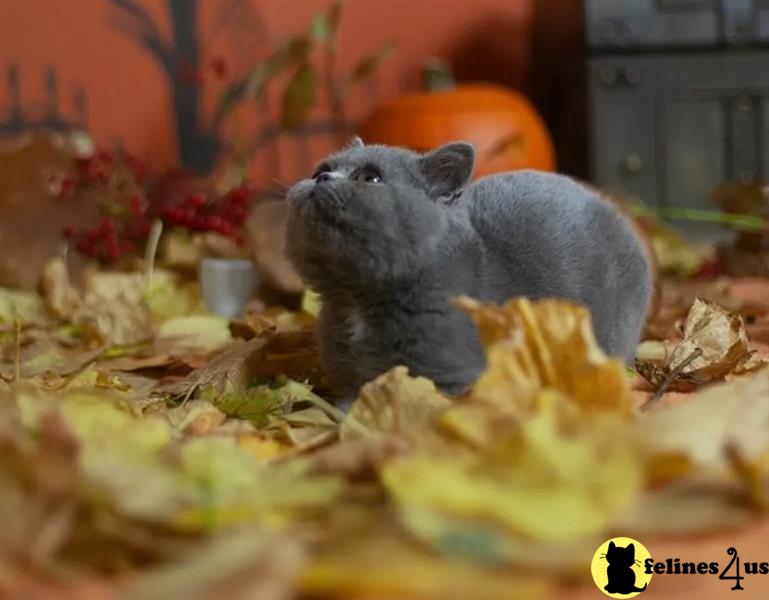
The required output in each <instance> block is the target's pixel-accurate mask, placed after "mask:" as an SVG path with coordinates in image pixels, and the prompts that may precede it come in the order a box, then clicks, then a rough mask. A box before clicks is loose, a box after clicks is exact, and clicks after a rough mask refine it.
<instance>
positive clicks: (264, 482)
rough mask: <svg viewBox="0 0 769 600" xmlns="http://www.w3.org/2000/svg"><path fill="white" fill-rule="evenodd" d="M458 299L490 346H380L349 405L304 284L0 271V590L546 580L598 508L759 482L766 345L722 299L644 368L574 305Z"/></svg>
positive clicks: (767, 441) (472, 589)
mask: <svg viewBox="0 0 769 600" xmlns="http://www.w3.org/2000/svg"><path fill="white" fill-rule="evenodd" d="M458 302H459V304H460V306H461V307H462V308H463V309H464V310H466V311H468V312H469V314H470V315H471V316H472V318H473V319H474V320H475V321H476V322H477V324H478V326H479V328H480V331H481V333H482V338H483V343H484V345H485V347H486V352H487V356H488V369H487V370H486V372H485V373H484V374H483V375H482V376H481V378H480V379H479V381H478V382H477V385H476V386H475V388H474V389H473V391H472V392H471V393H469V394H467V395H466V396H465V397H462V398H459V399H456V400H454V399H448V398H446V397H444V396H443V395H441V394H440V393H439V392H438V391H436V389H435V387H434V385H433V384H432V383H431V382H430V381H428V380H426V379H423V378H415V377H412V376H410V375H409V373H408V371H407V370H406V369H405V368H403V367H399V368H396V369H393V370H392V371H390V372H388V373H386V374H384V375H382V376H381V377H379V378H378V379H376V380H375V381H372V382H370V383H369V384H367V385H366V386H365V387H364V388H363V390H362V392H361V394H360V397H359V398H358V400H357V401H356V402H355V404H354V405H353V407H352V409H351V410H350V412H349V414H346V415H345V414H342V413H340V412H339V411H338V410H337V409H336V408H335V407H334V406H332V405H330V404H329V403H328V402H327V401H326V400H324V398H323V396H324V382H323V377H322V372H321V370H320V368H319V365H318V360H317V352H316V349H315V347H314V344H313V337H312V327H313V324H314V316H313V314H314V312H315V311H314V310H313V308H312V307H311V306H310V305H309V304H308V307H307V310H305V311H302V312H299V313H290V312H287V311H280V310H278V311H266V312H262V313H260V314H252V315H247V317H246V318H245V319H244V320H242V321H237V322H228V321H227V320H224V319H221V318H219V317H215V316H212V315H209V314H206V312H205V310H204V309H203V308H202V305H201V300H200V295H199V290H198V289H197V287H196V285H195V284H194V283H191V282H188V281H183V280H181V279H179V278H178V277H177V276H176V275H174V274H172V273H170V272H165V271H162V270H156V271H155V272H154V273H153V275H152V277H151V278H149V277H147V275H146V274H145V273H141V272H135V273H134V272H129V273H123V272H93V273H90V274H89V276H88V277H87V278H86V282H85V286H84V287H83V288H82V289H76V288H75V287H73V286H72V285H71V284H70V282H69V279H68V274H67V269H66V267H65V264H64V262H63V261H62V260H60V259H57V260H54V261H53V262H51V263H49V265H48V267H47V269H46V272H45V276H44V279H43V282H42V286H41V292H40V293H39V294H33V293H28V292H19V291H14V290H8V289H5V290H0V340H1V341H2V346H1V349H2V356H0V378H1V381H0V532H2V535H0V596H5V595H7V596H10V597H24V598H26V597H33V596H35V597H44V598H45V597H50V598H62V597H70V598H109V597H115V596H117V595H118V594H122V595H123V596H122V597H127V598H136V599H139V598H141V599H142V600H144V599H148V598H172V597H174V598H175V597H180V598H181V597H185V598H188V597H189V598H192V597H195V598H208V597H210V598H214V597H217V598H218V597H222V598H263V599H265V600H267V599H269V600H280V599H281V598H294V597H299V598H374V597H377V598H383V597H388V598H403V599H405V598H420V599H425V598H428V599H429V598H436V599H438V598H440V599H442V600H445V599H449V600H450V599H452V598H456V599H466V598H473V599H474V600H483V599H496V598H516V597H520V598H537V597H548V596H549V595H551V594H555V593H557V592H558V591H559V589H560V586H568V585H574V582H575V581H576V582H577V583H579V581H583V580H585V579H586V578H589V570H588V569H587V568H585V565H586V561H589V559H590V557H591V556H592V553H593V552H594V550H595V548H596V547H598V545H599V544H600V543H601V542H603V541H604V540H605V539H606V538H607V537H610V535H611V534H614V533H619V534H621V535H627V536H644V535H647V534H651V533H668V534H679V533H691V532H704V531H710V530H713V529H716V528H722V527H724V526H731V525H737V524H743V523H748V522H750V521H751V520H752V519H755V518H756V517H757V515H758V514H759V513H761V512H762V511H766V510H767V509H768V508H769V401H767V399H769V369H767V368H765V367H766V361H765V360H764V359H763V358H762V356H761V355H759V354H758V353H755V352H752V350H751V346H750V344H749V342H748V337H747V335H746V330H745V327H744V324H743V317H742V316H740V314H738V313H731V312H729V311H727V310H726V309H723V308H721V307H720V306H719V305H716V304H713V303H711V302H707V301H704V300H699V301H696V302H694V303H693V305H692V306H691V310H689V311H688V316H686V315H678V317H681V316H686V318H685V322H684V325H683V330H682V331H681V333H682V335H681V336H680V338H679V339H678V341H658V342H651V343H647V344H645V345H644V346H642V348H641V350H642V353H641V356H640V360H639V365H638V371H639V373H640V374H641V375H642V376H643V378H645V379H646V380H648V383H645V384H644V382H643V381H642V380H641V379H640V378H639V377H638V376H637V375H635V374H633V373H631V372H630V371H629V370H628V369H627V368H626V366H625V365H623V364H621V363H620V362H618V361H616V360H613V359H609V358H607V357H606V356H604V355H603V353H602V352H601V351H600V350H599V349H598V347H597V346H596V343H595V340H594V338H593V334H592V329H591V325H590V320H589V316H588V314H587V312H586V311H585V310H584V309H582V308H580V307H577V306H573V305H570V304H567V303H563V302H556V301H541V302H528V301H526V300H516V301H512V302H510V303H509V304H507V305H506V306H503V307H494V306H483V305H480V304H478V303H476V302H474V301H472V300H470V299H460V300H458ZM678 317H677V318H678ZM657 325H658V326H659V327H663V325H664V324H660V323H657ZM668 325H670V326H671V327H672V325H671V324H668ZM706 384H708V385H706ZM643 385H647V386H652V387H651V390H650V391H648V392H646V393H644V392H642V391H638V390H640V389H641V388H642V387H643ZM663 386H664V387H665V388H667V389H670V390H687V391H689V393H688V394H687V396H686V399H685V400H684V401H681V402H675V403H671V402H668V401H665V400H663V401H658V399H657V398H656V396H655V392H654V390H655V389H659V388H660V387H663ZM663 391H664V390H663ZM658 395H659V394H657V396H658ZM650 397H651V398H652V399H651V400H648V398H650ZM642 402H649V403H647V404H646V405H644V406H645V408H647V410H639V405H640V404H641V403H642Z"/></svg>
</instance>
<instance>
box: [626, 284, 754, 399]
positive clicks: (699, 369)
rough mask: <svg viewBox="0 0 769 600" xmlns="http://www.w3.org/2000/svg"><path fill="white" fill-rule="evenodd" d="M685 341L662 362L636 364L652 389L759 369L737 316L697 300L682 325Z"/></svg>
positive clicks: (689, 386) (691, 385)
mask: <svg viewBox="0 0 769 600" xmlns="http://www.w3.org/2000/svg"><path fill="white" fill-rule="evenodd" d="M683 333H684V338H683V340H682V341H681V342H680V343H679V344H677V345H675V346H674V347H673V348H672V350H671V351H670V352H669V353H666V355H665V356H664V358H663V360H662V361H657V360H638V361H636V369H637V370H638V372H639V373H640V374H641V376H642V377H644V379H646V380H647V381H648V382H649V383H651V385H652V386H654V388H655V389H657V388H659V387H660V386H662V385H663V383H664V384H665V385H666V387H667V389H670V390H673V391H691V390H693V389H696V388H697V387H699V386H701V385H704V384H707V383H711V382H713V381H720V380H723V379H724V378H725V377H726V376H727V375H729V374H730V373H732V372H735V373H737V374H740V373H745V372H749V371H755V370H757V369H759V368H761V366H762V363H761V361H760V360H759V359H757V358H753V359H751V353H750V350H749V347H748V337H747V334H746V333H745V326H744V323H743V321H742V317H741V316H740V315H739V313H736V312H731V311H729V310H727V309H725V308H724V307H722V306H719V305H718V304H715V303H714V302H710V301H708V300H704V299H702V298H697V299H696V300H695V301H694V304H693V305H692V307H691V308H690V309H689V313H688V315H687V317H686V322H685V324H684V332H683Z"/></svg>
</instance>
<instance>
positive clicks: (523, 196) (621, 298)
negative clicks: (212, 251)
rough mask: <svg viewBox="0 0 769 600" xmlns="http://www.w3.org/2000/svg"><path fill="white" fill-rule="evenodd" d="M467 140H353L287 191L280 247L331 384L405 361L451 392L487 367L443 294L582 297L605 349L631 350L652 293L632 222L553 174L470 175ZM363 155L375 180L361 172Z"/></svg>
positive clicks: (352, 383) (348, 387) (346, 386)
mask: <svg viewBox="0 0 769 600" xmlns="http://www.w3.org/2000/svg"><path fill="white" fill-rule="evenodd" d="M473 156H474V155H473V151H472V146H470V145H469V144H465V143H461V142H460V143H455V144H449V145H447V146H443V147H441V148H439V149H437V150H434V151H432V152H430V153H427V154H425V155H420V154H417V153H414V152H411V151H407V150H402V149H399V148H392V147H387V146H378V145H370V146H357V145H356V146H353V147H348V148H347V149H345V150H343V151H341V152H339V153H337V154H334V155H332V156H330V157H328V158H327V159H326V160H325V161H323V163H322V164H321V165H320V167H321V168H322V169H325V170H327V171H328V173H327V174H324V175H321V176H320V177H319V178H318V181H317V182H316V181H315V180H313V179H305V180H303V181H300V182H299V183H297V184H296V185H295V186H294V187H293V188H292V189H291V190H290V191H289V194H288V198H289V201H290V202H291V211H290V217H289V224H288V252H289V256H290V258H291V259H292V261H293V263H294V264H295V266H296V267H297V269H298V271H299V272H300V273H301V275H302V276H303V277H304V278H305V279H306V281H307V282H308V283H309V285H310V286H312V287H313V288H314V289H315V290H316V291H318V292H319V293H320V294H321V297H322V299H323V308H322V311H321V315H320V321H319V342H320V348H321V356H322V359H323V362H324V366H325V368H326V371H327V373H328V376H329V379H330V382H331V384H332V386H333V387H334V389H335V391H336V392H337V393H338V394H339V395H340V396H343V397H347V398H349V397H353V396H355V394H357V391H358V389H359V387H360V386H361V385H362V384H363V383H365V382H366V381H369V380H370V379H373V378H374V377H376V376H377V375H379V374H381V373H382V372H384V371H386V370H388V369H389V368H391V367H393V366H395V365H399V364H404V365H407V366H408V367H409V369H410V371H411V373H412V374H415V375H424V376H426V377H429V378H430V379H432V380H434V381H435V382H436V384H437V385H438V386H439V387H440V388H441V389H443V390H444V391H446V392H448V393H460V392H462V391H464V390H465V389H466V388H467V387H468V385H470V384H472V382H473V381H474V379H475V377H476V376H477V375H478V374H479V372H480V371H481V370H482V369H483V367H484V356H483V352H482V350H481V346H480V342H479V339H478V333H477V331H476V328H475V327H474V325H473V324H472V323H471V322H470V320H469V319H468V317H466V316H465V314H464V313H463V312H462V311H461V310H459V309H457V308H455V307H453V306H452V305H451V304H450V302H449V300H450V299H451V298H452V297H453V296H456V295H459V294H464V295H467V296H471V297H473V298H477V299H479V300H481V301H485V302H496V303H502V302H504V301H506V300H507V299H509V298H513V297H516V296H527V297H529V298H545V297H555V298H562V299H568V300H572V301H575V302H578V303H581V304H583V305H586V306H587V307H588V308H589V309H590V311H591V314H592V318H593V322H594V327H595V330H596V337H597V339H598V341H599V343H600V344H601V346H602V347H603V349H604V350H605V351H606V352H607V353H608V354H610V355H614V356H618V357H621V358H623V359H625V360H628V361H629V360H631V359H632V357H633V355H634V352H635V347H636V344H637V342H638V338H639V335H640V329H641V325H642V321H643V319H644V316H645V314H646V310H647V307H648V304H649V299H650V296H651V289H652V283H651V276H650V272H651V269H650V265H649V261H648V258H647V256H646V253H645V251H644V248H643V246H642V244H641V242H640V241H639V240H638V238H637V237H636V235H635V233H634V232H633V230H632V228H631V226H630V225H629V224H628V223H627V222H626V221H625V219H624V218H623V217H622V216H621V215H620V214H619V213H618V211H617V210H616V209H615V208H614V207H612V206H611V205H610V204H609V203H608V202H606V201H604V200H602V199H601V198H600V197H599V196H598V195H597V194H596V193H595V192H593V191H591V190H590V189H588V188H587V187H585V186H582V185H580V184H579V183H576V182H575V181H573V180H571V179H569V178H567V177H563V176H560V175H554V174H549V173H540V172H536V171H517V172H512V173H504V174H499V175H494V176H490V177H485V178H482V179H480V180H478V181H476V182H474V183H468V180H469V178H470V174H471V173H472V165H473ZM365 165H371V166H374V167H376V168H377V169H378V171H379V172H380V173H381V179H382V181H381V182H367V181H365V180H364V178H363V176H362V175H360V173H361V168H362V167H364V166H365Z"/></svg>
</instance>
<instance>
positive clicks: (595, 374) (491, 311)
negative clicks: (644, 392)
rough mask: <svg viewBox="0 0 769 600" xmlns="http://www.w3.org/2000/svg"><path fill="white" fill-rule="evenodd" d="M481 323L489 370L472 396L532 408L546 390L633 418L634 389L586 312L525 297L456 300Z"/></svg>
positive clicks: (594, 408) (593, 408)
mask: <svg viewBox="0 0 769 600" xmlns="http://www.w3.org/2000/svg"><path fill="white" fill-rule="evenodd" d="M457 304H458V305H459V306H460V307H462V308H463V309H464V310H466V311H467V312H468V313H469V314H470V316H471V317H472V318H473V320H474V321H475V322H476V324H477V325H478V328H479V330H480V334H481V341H482V343H483V345H484V346H485V348H486V357H487V361H488V368H487V369H486V371H485V372H484V373H483V374H481V376H480V377H479V378H478V381H477V383H476V384H475V387H474V389H473V397H474V398H476V399H480V400H483V401H487V402H492V403H495V404H498V405H503V406H514V405H517V406H519V407H526V406H530V405H531V402H532V399H533V398H534V397H535V396H536V394H538V392H539V391H541V390H543V389H553V390H558V391H560V392H563V393H565V394H566V395H568V396H569V397H570V398H572V399H573V400H574V401H575V403H576V404H577V405H578V406H580V407H581V408H582V409H584V410H585V411H588V412H590V411H604V410H609V411H613V412H618V413H621V414H626V415H629V414H630V412H631V393H630V385H629V382H628V379H627V376H626V374H625V367H624V365H623V364H622V362H621V361H619V360H617V359H612V358H608V357H607V356H606V355H605V354H604V353H603V352H602V351H601V349H600V348H599V346H598V344H597V342H596V340H595V335H594V334H593V327H592V322H591V319H590V313H589V312H588V310H587V309H586V308H583V307H580V306H577V305H574V304H571V303H568V302H562V301H558V300H540V301H536V302H531V301H529V300H527V299H525V298H520V299H515V300H511V301H509V302H508V303H507V304H505V305H504V306H494V305H482V304H480V303H478V302H476V301H474V300H470V299H468V298H461V299H459V300H457Z"/></svg>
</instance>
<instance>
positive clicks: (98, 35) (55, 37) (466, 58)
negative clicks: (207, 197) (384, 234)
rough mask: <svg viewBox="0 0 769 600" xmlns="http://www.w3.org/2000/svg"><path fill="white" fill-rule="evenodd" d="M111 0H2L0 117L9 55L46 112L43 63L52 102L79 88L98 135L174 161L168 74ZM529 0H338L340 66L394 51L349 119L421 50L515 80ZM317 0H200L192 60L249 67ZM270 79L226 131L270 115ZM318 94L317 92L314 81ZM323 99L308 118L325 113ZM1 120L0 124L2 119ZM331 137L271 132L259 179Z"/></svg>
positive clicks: (317, 150) (291, 169) (211, 94)
mask: <svg viewBox="0 0 769 600" xmlns="http://www.w3.org/2000/svg"><path fill="white" fill-rule="evenodd" d="M117 1H118V0H113V1H112V2H111V1H110V0H0V128H1V127H2V124H3V122H7V121H6V115H7V113H8V111H9V110H10V106H11V98H10V95H9V89H8V85H7V81H6V77H5V73H6V69H7V68H8V66H9V65H11V64H16V65H18V67H19V75H20V76H19V83H20V94H21V104H22V107H23V109H24V112H25V116H26V118H27V119H28V120H34V119H37V118H38V117H40V116H41V115H43V114H44V113H45V110H46V108H45V106H44V103H45V98H46V93H45V87H44V84H43V73H44V71H45V69H46V68H47V67H52V68H53V69H54V70H55V72H56V75H57V81H58V97H59V102H58V106H59V108H60V112H61V113H62V115H64V116H65V117H67V118H73V117H74V116H75V113H76V110H75V106H74V101H73V94H74V93H75V90H76V89H77V88H78V86H82V87H83V88H84V90H85V98H86V115H87V118H86V122H87V125H88V127H89V129H90V130H91V131H92V133H93V134H94V135H95V137H96V138H97V140H98V141H99V142H100V143H101V144H105V145H111V144H114V143H116V142H118V141H119V142H121V143H122V144H123V145H124V146H125V147H126V148H127V149H129V150H130V151H132V152H135V153H137V154H139V155H143V156H144V157H146V158H147V159H149V160H151V161H152V162H153V163H155V164H158V165H160V164H162V165H169V164H172V163H174V162H176V161H177V158H178V148H177V143H176V135H175V127H174V113H173V105H172V101H171V93H170V86H169V81H168V78H167V77H166V76H164V73H163V70H162V69H161V68H160V67H159V64H158V62H157V61H156V60H154V59H153V57H152V56H151V55H150V54H149V53H148V52H147V51H146V50H145V49H143V48H141V47H140V46H139V44H137V42H136V41H135V40H134V39H132V38H131V37H129V36H127V35H125V34H124V33H121V32H120V31H118V30H117V29H116V28H115V26H114V23H115V22H116V20H118V21H119V20H120V17H121V15H122V16H124V13H121V11H120V10H118V9H117V8H116V7H115V5H114V4H115V3H116V2H117ZM133 1H134V2H135V3H137V4H138V5H140V7H141V8H143V9H145V10H146V11H147V14H148V15H149V17H151V20H152V22H153V23H154V24H155V26H156V27H157V29H158V32H159V35H160V36H161V38H162V39H163V40H164V41H166V42H167V41H168V40H169V39H170V37H171V25H170V19H169V12H168V7H167V2H166V0H133ZM533 3H534V0H347V2H346V5H345V9H344V13H343V18H342V25H341V35H340V56H339V61H338V62H339V64H338V68H339V69H340V71H344V70H346V69H348V68H349V67H350V66H351V65H352V64H353V63H354V62H355V61H356V60H357V59H358V58H360V57H361V56H362V55H363V54H366V53H367V52H370V51H372V50H375V49H376V48H378V47H380V46H381V45H382V44H383V43H384V42H385V41H386V40H388V39H394V40H395V42H396V44H397V50H396V53H395V54H394V55H393V57H392V58H391V59H390V60H389V61H388V62H387V63H386V64H385V65H384V66H383V67H382V68H381V69H380V71H379V72H378V73H377V74H376V75H375V76H374V77H373V78H372V80H371V81H368V82H366V83H363V84H362V85H361V86H359V87H358V89H356V90H355V92H354V93H353V94H352V95H351V96H350V98H349V101H348V103H347V112H348V116H349V117H350V118H351V119H353V120H355V119H358V118H360V117H361V116H363V115H364V114H365V113H366V112H367V111H369V110H370V109H371V108H372V107H373V106H375V105H376V104H377V103H378V102H381V101H384V100H387V99H388V98H390V97H392V96H393V95H395V94H398V93H399V92H400V91H402V90H405V89H411V88H414V87H416V86H418V85H419V66H420V65H421V64H422V63H423V61H424V60H425V59H426V58H427V57H430V56H443V57H449V58H452V60H453V61H454V62H456V63H457V66H458V68H459V70H460V74H461V75H468V76H470V77H472V75H473V73H474V72H476V73H478V74H480V75H482V76H488V75H489V70H491V76H493V77H495V78H496V79H497V81H501V82H505V83H509V84H511V85H518V86H520V85H521V84H522V82H523V81H524V79H525V77H526V72H525V68H526V65H527V64H528V60H529V55H528V48H529V29H530V27H529V24H530V21H531V17H532V6H533ZM327 6H328V1H327V0H200V1H199V7H200V10H199V12H198V18H197V23H198V28H199V40H200V47H201V58H202V60H201V64H203V65H207V64H208V63H209V62H210V60H211V59H213V58H215V57H222V58H223V59H224V61H225V63H226V65H227V69H228V71H229V72H230V74H238V73H245V72H247V70H248V68H249V66H251V65H253V64H254V63H255V62H257V61H258V60H259V59H260V58H263V57H264V56H265V55H266V54H267V52H268V51H269V49H270V48H272V47H274V46H275V45H276V44H278V43H279V42H280V41H281V40H283V39H285V38H286V36H288V35H292V34H295V33H297V32H299V31H300V30H301V29H302V28H303V27H304V26H305V24H306V23H307V22H308V21H309V19H310V18H311V17H312V15H313V14H314V13H316V12H317V11H320V10H323V9H325V8H326V7H327ZM205 77H206V80H205V82H204V83H203V84H202V87H201V95H202V110H201V115H200V119H201V121H203V122H204V123H205V121H206V120H207V119H210V114H211V111H212V109H213V106H214V104H215V103H216V101H217V99H218V97H219V94H220V92H221V90H222V89H223V84H222V82H220V81H216V79H215V77H213V74H212V73H211V72H209V71H206V72H205ZM277 83H278V84H279V85H278V86H277V87H275V86H273V87H272V88H271V89H270V94H269V96H270V100H269V106H268V107H267V108H266V110H265V107H264V106H261V107H258V106H256V105H253V106H249V108H248V109H244V110H243V111H241V112H242V114H243V117H242V118H240V119H238V120H236V121H232V122H231V124H230V126H229V129H230V130H229V131H226V132H225V134H226V139H228V140H231V139H233V138H232V136H233V135H238V136H240V137H241V138H242V139H244V140H245V141H246V142H248V141H249V139H253V138H254V136H255V135H256V134H257V133H258V132H259V131H260V130H262V129H263V128H264V126H265V125H266V124H268V123H271V122H274V120H275V118H276V106H277V103H278V100H279V97H280V91H281V89H280V88H281V86H282V82H277ZM320 96H321V99H322V98H324V95H323V92H322V91H321V92H320ZM327 116H328V111H327V107H326V105H325V103H324V102H321V103H320V104H319V106H318V107H317V108H316V109H315V110H314V111H313V112H312V114H311V115H310V120H323V119H324V118H327ZM1 130H2V129H0V131H1ZM336 143H337V142H336V141H335V140H334V139H333V138H332V137H330V136H327V135H326V136H322V135H319V136H309V137H302V136H299V138H297V136H293V135H291V134H287V135H280V136H278V137H276V138H274V139H272V140H271V141H270V142H269V143H268V144H266V145H264V146H262V147H261V148H259V149H258V151H256V153H255V155H254V158H253V161H252V168H253V170H254V173H255V175H256V177H257V178H258V180H259V181H260V182H262V183H264V184H270V183H271V182H274V181H279V182H281V183H287V182H290V181H292V180H293V179H294V178H296V177H297V176H298V175H299V174H300V173H301V172H303V170H304V169H306V168H308V165H307V164H306V163H308V162H311V161H314V160H317V159H318V158H319V157H320V156H321V155H323V154H324V153H325V152H327V151H328V150H329V149H331V148H332V147H333V146H334V145H335V144H336Z"/></svg>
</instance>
